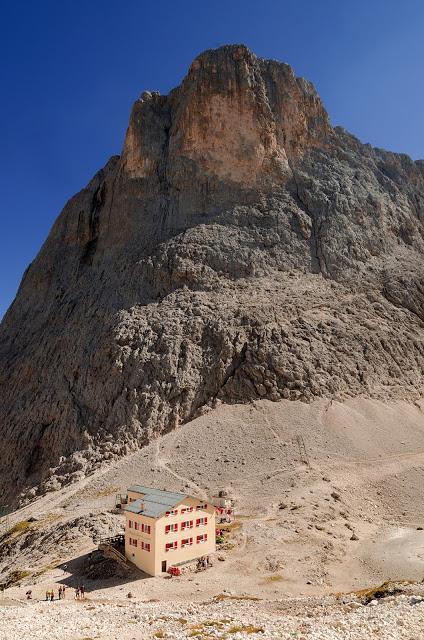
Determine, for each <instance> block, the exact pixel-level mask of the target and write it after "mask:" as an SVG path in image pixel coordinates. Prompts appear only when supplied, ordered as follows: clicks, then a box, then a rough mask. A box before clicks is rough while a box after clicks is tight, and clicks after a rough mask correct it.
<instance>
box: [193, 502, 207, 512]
mask: <svg viewBox="0 0 424 640" xmlns="http://www.w3.org/2000/svg"><path fill="white" fill-rule="evenodd" d="M207 508H208V505H207V504H198V505H197V507H196V511H203V509H207Z"/></svg>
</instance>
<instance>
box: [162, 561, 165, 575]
mask: <svg viewBox="0 0 424 640" xmlns="http://www.w3.org/2000/svg"><path fill="white" fill-rule="evenodd" d="M162 573H166V560H162Z"/></svg>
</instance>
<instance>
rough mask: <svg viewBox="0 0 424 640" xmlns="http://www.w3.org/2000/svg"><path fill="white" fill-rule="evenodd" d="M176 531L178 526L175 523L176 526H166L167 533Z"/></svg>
mask: <svg viewBox="0 0 424 640" xmlns="http://www.w3.org/2000/svg"><path fill="white" fill-rule="evenodd" d="M181 528H182V527H181ZM174 531H178V524H176V523H175V524H167V525H165V533H170V532H174Z"/></svg>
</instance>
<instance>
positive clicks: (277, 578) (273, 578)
mask: <svg viewBox="0 0 424 640" xmlns="http://www.w3.org/2000/svg"><path fill="white" fill-rule="evenodd" d="M281 580H283V576H280V574H279V573H274V575H272V576H266V578H265V580H264V582H281Z"/></svg>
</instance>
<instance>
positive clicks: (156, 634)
mask: <svg viewBox="0 0 424 640" xmlns="http://www.w3.org/2000/svg"><path fill="white" fill-rule="evenodd" d="M153 637H154V638H166V635H165V631H162V630H161V629H159V631H155V632H154V634H153Z"/></svg>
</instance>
